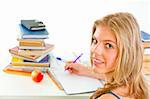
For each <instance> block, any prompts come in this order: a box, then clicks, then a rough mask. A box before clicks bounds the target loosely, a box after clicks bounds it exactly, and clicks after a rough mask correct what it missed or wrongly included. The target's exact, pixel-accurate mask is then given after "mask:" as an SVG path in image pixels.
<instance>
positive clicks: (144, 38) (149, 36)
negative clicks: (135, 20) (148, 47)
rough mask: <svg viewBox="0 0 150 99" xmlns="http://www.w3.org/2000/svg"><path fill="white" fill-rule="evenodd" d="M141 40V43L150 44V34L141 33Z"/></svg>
mask: <svg viewBox="0 0 150 99" xmlns="http://www.w3.org/2000/svg"><path fill="white" fill-rule="evenodd" d="M141 38H142V41H143V42H150V34H148V33H146V32H144V31H141Z"/></svg>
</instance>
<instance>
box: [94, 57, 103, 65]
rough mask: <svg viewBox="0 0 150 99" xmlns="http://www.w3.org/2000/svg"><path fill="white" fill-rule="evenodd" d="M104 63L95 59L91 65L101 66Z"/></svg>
mask: <svg viewBox="0 0 150 99" xmlns="http://www.w3.org/2000/svg"><path fill="white" fill-rule="evenodd" d="M103 63H104V62H103V61H101V60H99V59H96V58H93V64H94V65H96V66H97V65H101V64H103Z"/></svg>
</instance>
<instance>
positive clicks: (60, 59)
mask: <svg viewBox="0 0 150 99" xmlns="http://www.w3.org/2000/svg"><path fill="white" fill-rule="evenodd" d="M56 59H57V60H59V61H62V62H64V63H66V60H64V59H62V58H60V57H56Z"/></svg>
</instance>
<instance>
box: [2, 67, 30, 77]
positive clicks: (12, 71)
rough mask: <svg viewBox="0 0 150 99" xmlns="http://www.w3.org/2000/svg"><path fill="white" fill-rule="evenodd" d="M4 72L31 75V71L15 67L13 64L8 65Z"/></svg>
mask: <svg viewBox="0 0 150 99" xmlns="http://www.w3.org/2000/svg"><path fill="white" fill-rule="evenodd" d="M3 71H4V72H6V73H9V74H15V75H23V76H31V71H27V70H26V71H25V70H23V69H13V68H12V66H10V65H8V66H6V67H5V68H4V69H3Z"/></svg>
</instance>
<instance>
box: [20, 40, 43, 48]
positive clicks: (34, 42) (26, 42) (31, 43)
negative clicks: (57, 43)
mask: <svg viewBox="0 0 150 99" xmlns="http://www.w3.org/2000/svg"><path fill="white" fill-rule="evenodd" d="M17 40H18V41H19V46H34V47H44V46H45V42H44V40H38V39H37V40H35V39H34V40H32V39H17Z"/></svg>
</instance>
